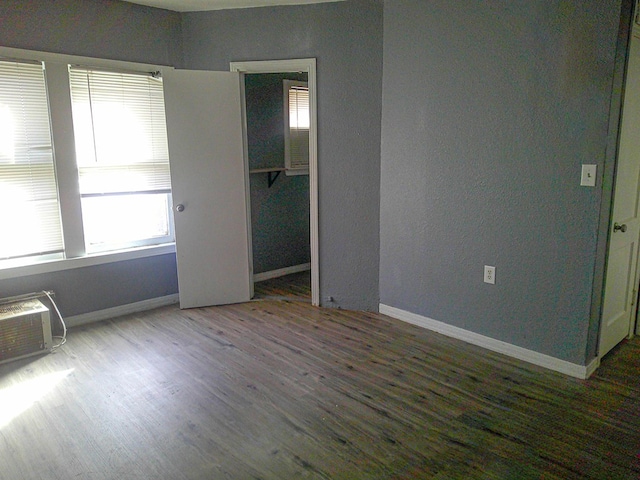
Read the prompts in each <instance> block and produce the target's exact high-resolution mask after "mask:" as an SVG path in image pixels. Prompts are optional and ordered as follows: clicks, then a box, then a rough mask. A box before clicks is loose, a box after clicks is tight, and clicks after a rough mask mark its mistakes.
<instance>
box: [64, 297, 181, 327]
mask: <svg viewBox="0 0 640 480" xmlns="http://www.w3.org/2000/svg"><path fill="white" fill-rule="evenodd" d="M179 300H180V297H179V295H178V294H177V293H175V294H173V295H167V296H165V297H157V298H150V299H149V300H142V301H140V302H135V303H129V304H127V305H119V306H117V307H112V308H105V309H104V310H98V311H96V312H90V313H83V314H80V315H74V316H73V317H68V318H65V319H64V322H65V323H66V324H67V327H77V326H80V325H85V324H87V323H93V322H99V321H101V320H108V319H110V318H116V317H121V316H123V315H129V314H131V313H138V312H144V311H145V310H152V309H154V308H158V307H164V306H166V305H173V304H176V303H178V301H179Z"/></svg>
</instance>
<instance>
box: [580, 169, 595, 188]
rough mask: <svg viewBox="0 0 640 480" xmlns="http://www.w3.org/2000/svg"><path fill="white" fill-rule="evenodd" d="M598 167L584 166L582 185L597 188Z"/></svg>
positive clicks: (581, 178)
mask: <svg viewBox="0 0 640 480" xmlns="http://www.w3.org/2000/svg"><path fill="white" fill-rule="evenodd" d="M596 167H597V165H582V176H581V177H580V185H582V186H583V187H595V186H596Z"/></svg>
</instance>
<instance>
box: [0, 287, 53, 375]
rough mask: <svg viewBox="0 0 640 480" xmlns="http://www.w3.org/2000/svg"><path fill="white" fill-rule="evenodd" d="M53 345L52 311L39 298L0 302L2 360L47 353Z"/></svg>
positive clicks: (0, 355)
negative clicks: (50, 312)
mask: <svg viewBox="0 0 640 480" xmlns="http://www.w3.org/2000/svg"><path fill="white" fill-rule="evenodd" d="M52 346H53V345H52V340H51V319H50V317H49V310H48V309H47V307H45V306H44V305H43V304H42V302H40V300H36V299H33V300H27V301H23V302H14V303H7V304H4V305H1V304H0V363H4V362H8V361H11V360H17V359H19V358H24V357H29V356H31V355H37V354H40V353H48V352H50V351H51V347H52Z"/></svg>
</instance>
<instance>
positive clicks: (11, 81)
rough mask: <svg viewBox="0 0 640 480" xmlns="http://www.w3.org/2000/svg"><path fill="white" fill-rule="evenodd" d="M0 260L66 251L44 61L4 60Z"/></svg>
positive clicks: (0, 68)
mask: <svg viewBox="0 0 640 480" xmlns="http://www.w3.org/2000/svg"><path fill="white" fill-rule="evenodd" d="M0 205H1V206H2V207H1V208H0V229H1V230H2V234H1V235H0V259H8V258H16V257H25V256H31V255H46V254H53V253H60V252H62V244H63V242H62V228H61V224H60V207H59V205H58V192H57V188H56V178H55V168H54V162H53V148H52V144H51V131H50V122H49V110H48V103H47V93H46V86H45V77H44V70H43V65H42V63H27V62H17V61H0Z"/></svg>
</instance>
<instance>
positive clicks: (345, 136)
mask: <svg viewBox="0 0 640 480" xmlns="http://www.w3.org/2000/svg"><path fill="white" fill-rule="evenodd" d="M182 32H183V46H184V54H185V63H184V67H185V68H191V69H206V70H229V62H231V61H243V60H273V59H286V58H307V57H315V58H316V59H317V70H318V71H317V75H318V176H319V179H318V187H319V210H320V211H319V217H320V225H319V231H320V295H321V301H322V303H323V304H326V303H327V302H326V300H325V299H326V297H327V296H330V295H331V296H333V297H334V298H335V303H334V304H333V305H338V306H341V307H344V308H354V309H377V304H378V261H379V256H378V252H379V197H380V188H379V185H380V182H379V181H380V115H381V85H382V2H380V1H371V0H354V1H349V2H337V3H325V4H316V5H307V6H292V7H270V8H256V9H238V10H222V11H217V12H195V13H188V14H185V15H184V17H183V23H182Z"/></svg>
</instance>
